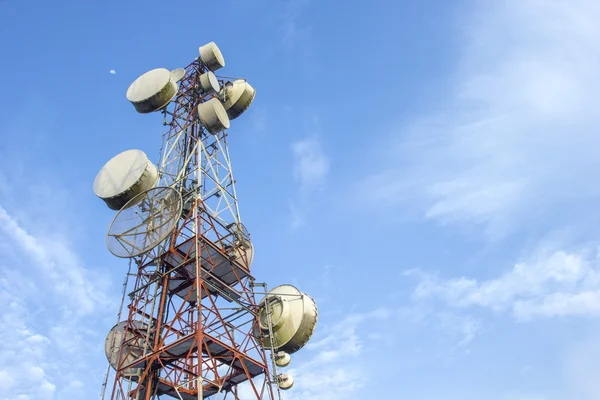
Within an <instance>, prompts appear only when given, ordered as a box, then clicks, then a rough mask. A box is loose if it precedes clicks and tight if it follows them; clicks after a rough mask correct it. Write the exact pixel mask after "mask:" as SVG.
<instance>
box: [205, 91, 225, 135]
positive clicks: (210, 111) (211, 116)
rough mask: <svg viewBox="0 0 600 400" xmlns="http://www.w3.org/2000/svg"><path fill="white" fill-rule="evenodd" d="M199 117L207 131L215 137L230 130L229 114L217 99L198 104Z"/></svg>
mask: <svg viewBox="0 0 600 400" xmlns="http://www.w3.org/2000/svg"><path fill="white" fill-rule="evenodd" d="M198 117H200V121H201V122H202V125H204V127H205V128H206V130H207V131H209V132H210V133H212V134H213V135H216V134H217V133H219V132H222V131H224V130H225V129H228V128H229V126H230V123H229V117H228V116H227V112H226V111H225V108H223V104H221V102H220V101H219V99H217V98H216V97H213V98H212V99H210V100H208V101H205V102H204V103H200V104H198Z"/></svg>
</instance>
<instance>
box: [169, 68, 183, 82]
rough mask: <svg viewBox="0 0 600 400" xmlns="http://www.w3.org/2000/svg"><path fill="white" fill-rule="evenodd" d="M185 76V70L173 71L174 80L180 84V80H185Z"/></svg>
mask: <svg viewBox="0 0 600 400" xmlns="http://www.w3.org/2000/svg"><path fill="white" fill-rule="evenodd" d="M184 76H185V68H177V69H174V70H173V71H171V78H173V80H174V81H175V82H179V81H180V80H182V79H183V77H184Z"/></svg>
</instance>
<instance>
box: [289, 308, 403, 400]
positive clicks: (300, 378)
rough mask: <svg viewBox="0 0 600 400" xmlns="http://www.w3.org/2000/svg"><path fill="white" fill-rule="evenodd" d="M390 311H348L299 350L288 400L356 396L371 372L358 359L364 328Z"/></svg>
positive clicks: (364, 336) (330, 399) (291, 367)
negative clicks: (298, 359) (351, 312)
mask: <svg viewBox="0 0 600 400" xmlns="http://www.w3.org/2000/svg"><path fill="white" fill-rule="evenodd" d="M391 315H392V313H391V312H390V311H389V310H386V309H377V310H373V311H371V312H366V313H357V314H350V315H348V316H346V317H345V318H344V319H343V320H341V321H339V322H338V323H336V324H335V325H333V326H330V327H328V328H326V330H325V334H324V335H323V336H321V337H316V338H313V340H312V341H311V342H309V343H308V344H307V345H306V346H305V348H304V349H302V350H301V351H302V354H303V360H302V363H301V364H298V363H294V361H293V360H292V364H291V365H290V367H289V371H288V372H289V373H290V374H291V375H292V376H293V377H294V380H295V385H294V389H293V390H292V391H290V393H289V395H288V394H286V398H288V399H290V400H296V399H298V400H300V399H314V400H325V399H327V400H337V399H340V400H341V399H344V400H347V399H354V398H358V393H357V391H358V390H359V389H360V388H362V387H363V386H364V385H365V383H366V382H367V380H368V378H369V376H371V374H373V371H371V370H369V369H368V368H367V365H366V363H365V362H364V361H363V359H362V358H361V355H363V340H364V339H365V338H366V337H367V334H366V333H364V331H363V328H364V327H366V326H369V325H370V324H374V323H377V321H382V320H386V319H388V318H389V317H390V316H391Z"/></svg>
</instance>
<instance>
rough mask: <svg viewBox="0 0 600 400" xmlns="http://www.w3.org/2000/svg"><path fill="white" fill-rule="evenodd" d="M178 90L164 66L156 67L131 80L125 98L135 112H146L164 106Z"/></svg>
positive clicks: (160, 108)
mask: <svg viewBox="0 0 600 400" xmlns="http://www.w3.org/2000/svg"><path fill="white" fill-rule="evenodd" d="M178 90H179V87H178V86H177V82H176V81H175V79H173V76H172V75H171V72H169V70H168V69H165V68H156V69H153V70H152V71H148V72H146V73H145V74H143V75H142V76H140V77H139V78H137V79H136V80H135V81H133V83H132V84H131V85H130V86H129V88H128V89H127V100H129V101H130V102H131V103H132V104H133V107H135V109H136V110H137V112H139V113H141V114H147V113H151V112H154V111H158V110H162V109H163V108H165V107H166V106H167V105H168V104H169V103H170V102H171V100H173V98H174V97H175V95H176V94H177V91H178Z"/></svg>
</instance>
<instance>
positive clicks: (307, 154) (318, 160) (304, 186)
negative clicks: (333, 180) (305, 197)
mask: <svg viewBox="0 0 600 400" xmlns="http://www.w3.org/2000/svg"><path fill="white" fill-rule="evenodd" d="M292 152H293V154H294V178H295V179H296V181H297V182H298V183H299V184H300V190H302V191H307V192H310V191H312V190H314V189H316V188H318V187H320V186H322V185H323V183H324V181H325V178H326V177H327V173H328V172H329V159H328V158H327V156H326V155H325V153H324V151H323V148H322V145H321V142H320V141H319V140H318V139H317V138H316V137H308V138H306V139H303V140H300V141H297V142H295V143H293V144H292Z"/></svg>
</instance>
